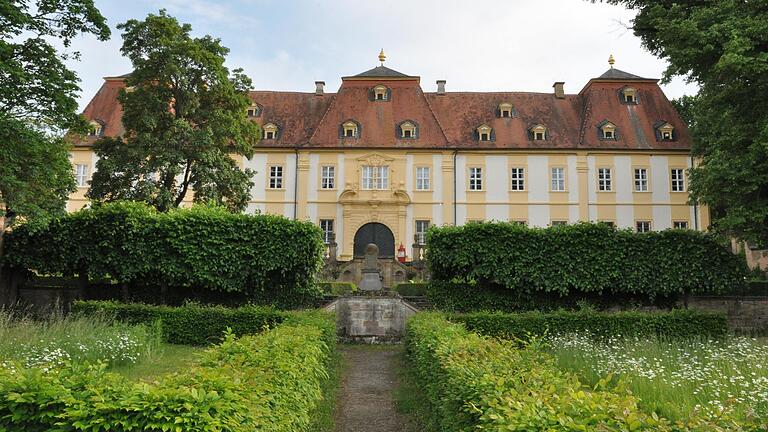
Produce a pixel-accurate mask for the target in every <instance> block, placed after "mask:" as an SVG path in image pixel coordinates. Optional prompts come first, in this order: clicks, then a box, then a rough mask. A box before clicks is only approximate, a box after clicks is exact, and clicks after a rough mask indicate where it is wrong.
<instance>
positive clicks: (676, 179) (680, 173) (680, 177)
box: [669, 168, 685, 192]
mask: <svg viewBox="0 0 768 432" xmlns="http://www.w3.org/2000/svg"><path fill="white" fill-rule="evenodd" d="M669 180H670V185H669V190H670V191H672V192H685V169H683V168H672V169H670V171H669Z"/></svg>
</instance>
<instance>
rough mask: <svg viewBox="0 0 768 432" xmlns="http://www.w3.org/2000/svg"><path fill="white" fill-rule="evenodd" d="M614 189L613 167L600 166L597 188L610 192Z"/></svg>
mask: <svg viewBox="0 0 768 432" xmlns="http://www.w3.org/2000/svg"><path fill="white" fill-rule="evenodd" d="M612 189H613V185H612V184H611V169H610V168H599V169H598V170H597V190H599V191H601V192H610V191H611V190H612Z"/></svg>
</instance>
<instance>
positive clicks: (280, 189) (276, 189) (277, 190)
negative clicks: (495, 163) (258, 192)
mask: <svg viewBox="0 0 768 432" xmlns="http://www.w3.org/2000/svg"><path fill="white" fill-rule="evenodd" d="M267 190H268V191H275V192H279V191H285V188H271V187H268V188H267Z"/></svg>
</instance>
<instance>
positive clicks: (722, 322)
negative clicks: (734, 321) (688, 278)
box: [449, 309, 728, 339]
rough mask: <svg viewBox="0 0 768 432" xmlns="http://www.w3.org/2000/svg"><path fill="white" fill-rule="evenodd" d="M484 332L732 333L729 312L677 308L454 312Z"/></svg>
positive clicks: (506, 335) (513, 334)
mask: <svg viewBox="0 0 768 432" xmlns="http://www.w3.org/2000/svg"><path fill="white" fill-rule="evenodd" d="M449 317H450V320H451V321H454V322H458V323H462V324H464V325H465V326H466V327H467V329H469V330H472V331H475V332H478V333H480V334H483V335H486V336H492V337H499V338H503V339H515V338H518V339H526V338H528V337H529V336H530V335H535V336H542V335H544V334H547V333H549V334H552V333H558V334H565V333H588V334H591V335H593V336H595V337H601V338H604V337H611V336H630V337H639V338H644V337H659V338H683V339H689V338H697V337H706V338H710V337H722V336H725V335H727V334H728V318H727V317H726V315H725V313H714V312H703V311H694V310H690V309H674V310H672V311H670V312H595V311H588V310H585V311H575V312H572V311H556V312H548V313H546V312H525V313H501V312H477V313H468V314H453V315H450V316H449Z"/></svg>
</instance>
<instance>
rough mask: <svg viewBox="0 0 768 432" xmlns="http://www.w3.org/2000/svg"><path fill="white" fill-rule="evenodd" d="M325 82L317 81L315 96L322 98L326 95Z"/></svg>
mask: <svg viewBox="0 0 768 432" xmlns="http://www.w3.org/2000/svg"><path fill="white" fill-rule="evenodd" d="M324 88H325V81H315V96H322V95H323V94H324V91H323V89H324Z"/></svg>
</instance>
